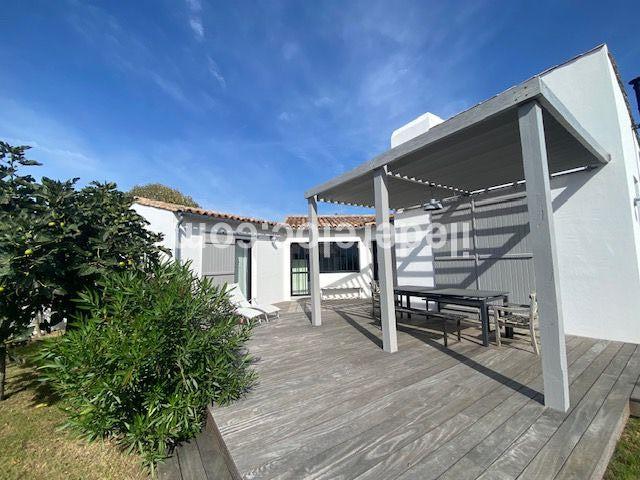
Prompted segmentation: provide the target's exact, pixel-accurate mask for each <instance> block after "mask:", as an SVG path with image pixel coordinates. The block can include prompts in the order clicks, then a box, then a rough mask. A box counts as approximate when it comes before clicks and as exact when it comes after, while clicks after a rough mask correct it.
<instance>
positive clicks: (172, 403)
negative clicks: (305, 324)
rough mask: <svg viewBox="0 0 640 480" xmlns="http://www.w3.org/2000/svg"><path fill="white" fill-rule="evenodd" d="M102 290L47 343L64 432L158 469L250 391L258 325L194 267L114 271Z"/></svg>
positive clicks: (45, 358)
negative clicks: (244, 320) (251, 346)
mask: <svg viewBox="0 0 640 480" xmlns="http://www.w3.org/2000/svg"><path fill="white" fill-rule="evenodd" d="M100 286H101V289H100V290H99V291H100V292H101V293H99V294H98V293H95V291H94V292H86V293H84V294H82V296H81V298H80V300H79V307H80V309H81V310H82V311H83V312H84V313H83V314H82V315H81V317H80V318H78V319H77V320H76V321H75V327H76V328H74V329H72V330H71V331H69V332H68V333H67V334H66V335H64V336H62V337H61V338H59V339H55V340H52V341H50V342H48V343H46V344H45V346H44V347H43V350H42V351H41V354H40V362H41V372H42V375H43V378H44V381H46V382H47V383H49V384H50V386H51V387H52V388H53V389H54V391H56V392H57V393H58V394H59V395H60V396H61V397H62V398H63V399H64V400H65V402H64V403H65V406H64V407H63V408H64V409H65V410H66V412H67V414H68V415H69V421H68V424H67V426H69V427H72V428H73V429H75V430H77V431H79V432H81V433H82V434H84V435H86V436H87V437H89V438H90V439H94V438H100V437H112V438H114V439H116V440H117V441H119V442H120V443H121V444H123V445H125V446H126V447H128V448H129V449H130V450H135V451H137V452H139V453H140V454H141V455H142V456H143V458H145V460H146V461H147V462H149V463H150V464H151V465H153V464H154V463H155V462H156V461H158V460H159V459H161V458H163V457H164V456H165V455H166V454H167V447H170V446H171V445H172V444H175V443H176V442H178V441H182V440H185V439H188V438H191V437H193V436H194V435H196V434H197V433H198V432H199V431H200V430H201V428H202V426H203V420H204V415H205V412H206V410H205V408H206V406H207V405H208V404H210V403H211V402H216V403H219V404H225V403H227V402H229V401H231V400H234V399H237V398H238V397H240V396H241V395H242V394H243V393H244V392H245V391H246V390H247V389H248V388H249V387H250V385H251V383H252V382H253V379H254V374H253V372H252V370H251V368H250V358H249V357H248V355H247V353H246V351H245V349H244V344H245V342H246V341H247V340H248V338H249V336H250V332H251V326H250V325H240V324H239V323H238V318H237V316H236V315H235V314H234V313H233V308H232V306H231V304H230V303H229V300H228V298H227V294H226V293H225V292H224V290H223V289H222V288H219V287H215V286H213V285H212V284H211V283H210V281H209V280H207V279H202V280H201V279H198V278H196V277H194V276H193V275H192V273H191V272H190V270H189V268H188V265H187V266H183V265H179V264H177V263H166V264H163V265H160V266H157V267H155V268H154V269H152V270H151V271H150V272H148V273H146V274H145V273H142V272H140V271H131V272H115V273H111V274H108V275H106V276H105V277H104V279H103V280H102V281H101V285H100Z"/></svg>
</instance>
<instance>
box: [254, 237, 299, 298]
mask: <svg viewBox="0 0 640 480" xmlns="http://www.w3.org/2000/svg"><path fill="white" fill-rule="evenodd" d="M251 253H252V256H251V260H252V262H251V267H252V276H253V282H252V283H253V285H252V293H253V298H255V299H257V300H258V301H259V302H260V303H269V304H272V303H277V302H282V301H283V300H284V299H285V298H287V297H289V292H290V290H289V292H287V293H285V284H284V279H285V278H287V279H288V278H289V274H288V272H287V271H286V270H284V263H285V260H284V259H285V257H287V258H288V255H289V251H288V250H286V249H285V247H284V242H281V241H274V242H272V241H269V240H257V241H256V242H255V243H254V245H253V250H252V252H251Z"/></svg>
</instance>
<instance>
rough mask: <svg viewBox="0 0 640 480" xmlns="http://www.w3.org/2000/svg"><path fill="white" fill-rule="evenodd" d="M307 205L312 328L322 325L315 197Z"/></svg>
mask: <svg viewBox="0 0 640 480" xmlns="http://www.w3.org/2000/svg"><path fill="white" fill-rule="evenodd" d="M308 203H309V280H310V285H309V289H310V292H309V293H310V294H311V324H312V325H313V326H314V327H319V326H320V325H322V317H321V313H320V312H321V302H322V298H321V296H320V257H319V254H320V251H319V247H318V240H319V236H320V233H319V231H318V202H317V200H316V197H311V198H309V199H308Z"/></svg>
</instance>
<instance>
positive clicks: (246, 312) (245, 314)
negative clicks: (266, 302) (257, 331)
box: [235, 305, 268, 322]
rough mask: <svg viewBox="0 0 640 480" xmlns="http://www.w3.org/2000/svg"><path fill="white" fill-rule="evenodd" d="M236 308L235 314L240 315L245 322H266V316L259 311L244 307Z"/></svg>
mask: <svg viewBox="0 0 640 480" xmlns="http://www.w3.org/2000/svg"><path fill="white" fill-rule="evenodd" d="M235 307H236V314H238V315H240V316H241V317H242V318H244V319H245V320H257V321H258V322H262V320H268V318H267V315H266V314H265V313H264V312H261V311H260V310H255V309H253V308H245V307H238V306H237V305H236V306H235Z"/></svg>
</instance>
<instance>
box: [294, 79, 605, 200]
mask: <svg viewBox="0 0 640 480" xmlns="http://www.w3.org/2000/svg"><path fill="white" fill-rule="evenodd" d="M531 101H537V102H538V103H539V104H540V105H541V106H542V112H543V124H544V134H545V138H546V146H547V155H548V168H549V173H550V174H555V173H559V172H564V171H569V170H573V169H578V168H581V167H591V166H599V165H602V164H604V163H606V162H607V161H608V155H607V154H606V152H605V151H604V150H603V149H602V148H601V147H600V146H599V145H598V143H597V142H596V141H595V140H594V139H593V138H592V137H591V136H590V135H589V134H588V133H587V132H586V130H585V129H583V128H582V127H581V126H580V124H579V123H578V122H577V121H576V120H575V119H574V118H573V116H572V115H571V113H570V112H569V111H568V110H567V109H566V108H565V107H564V105H563V104H562V103H561V102H560V101H559V100H558V99H557V98H556V97H555V95H554V94H553V93H552V92H551V91H550V90H549V88H547V87H546V85H545V83H544V81H543V80H542V79H541V78H540V77H534V78H532V79H531V80H529V81H527V82H525V83H523V84H522V85H518V86H516V87H513V88H511V89H509V90H507V91H506V92H503V93H501V94H500V95H497V96H496V97H493V98H491V99H490V100H487V101H485V102H483V103H481V104H479V105H476V106H475V107H473V108H471V109H469V110H467V111H465V112H463V113H460V114H459V115H456V116H455V117H453V118H450V119H449V120H447V121H446V122H443V123H441V124H440V125H436V126H435V127H433V128H431V129H430V130H429V131H428V132H426V133H424V134H422V135H420V136H418V137H416V138H414V139H412V140H410V141H408V142H406V143H403V144H401V145H399V146H397V147H395V148H392V149H390V150H388V151H386V152H384V153H383V154H381V155H379V156H377V157H375V158H374V159H372V160H371V161H369V162H366V163H364V164H362V165H360V166H359V167H357V168H355V169H354V170H352V171H350V172H347V173H345V174H343V175H341V176H339V177H336V178H335V179H333V180H330V181H328V182H326V183H324V184H322V185H319V186H317V187H315V188H312V189H311V190H309V191H307V192H306V193H305V196H306V198H310V197H314V196H315V197H316V198H317V199H318V200H319V201H324V202H332V203H341V204H347V205H356V206H365V207H371V208H373V207H374V204H375V202H374V189H373V178H374V174H375V171H376V170H378V169H380V168H384V169H385V171H386V172H385V173H386V174H387V176H388V177H389V179H388V190H389V206H390V208H392V209H399V208H406V207H409V206H414V205H418V204H421V203H424V202H425V201H426V200H429V199H431V198H446V197H451V196H453V195H458V194H472V193H477V192H479V191H484V190H485V189H487V188H491V187H495V186H498V185H504V184H510V183H514V182H518V181H522V180H524V177H525V175H524V166H523V157H522V148H521V142H520V129H519V123H518V106H519V105H522V104H524V103H527V102H531Z"/></svg>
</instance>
